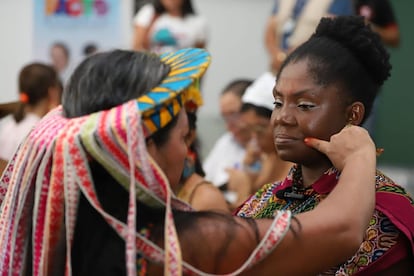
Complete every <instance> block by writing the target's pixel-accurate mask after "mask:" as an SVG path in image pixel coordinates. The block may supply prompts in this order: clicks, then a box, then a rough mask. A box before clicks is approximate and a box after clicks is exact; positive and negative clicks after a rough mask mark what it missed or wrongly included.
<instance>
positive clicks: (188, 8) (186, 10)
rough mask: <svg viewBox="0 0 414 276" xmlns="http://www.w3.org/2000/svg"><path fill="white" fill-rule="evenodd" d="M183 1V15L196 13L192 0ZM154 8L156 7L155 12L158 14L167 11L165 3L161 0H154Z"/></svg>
mask: <svg viewBox="0 0 414 276" xmlns="http://www.w3.org/2000/svg"><path fill="white" fill-rule="evenodd" d="M182 1H183V5H182V6H181V13H182V16H183V17H185V16H187V15H190V14H196V12H195V11H194V8H193V4H192V2H191V0H182ZM154 8H155V13H157V14H163V13H165V12H166V11H167V10H166V9H165V7H164V5H163V4H162V2H161V0H156V1H154Z"/></svg>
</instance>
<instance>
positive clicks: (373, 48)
mask: <svg viewBox="0 0 414 276" xmlns="http://www.w3.org/2000/svg"><path fill="white" fill-rule="evenodd" d="M312 37H326V38H329V39H331V40H334V41H336V42H338V43H340V44H341V45H343V46H344V47H345V48H347V49H348V50H349V51H351V52H352V53H353V54H354V56H355V57H356V58H357V59H358V60H359V61H360V62H361V63H362V64H363V66H364V67H365V68H366V70H367V71H368V73H369V74H370V76H371V77H372V78H373V80H374V81H375V82H376V83H377V84H378V85H382V84H383V83H384V81H385V80H387V79H388V77H389V76H390V71H391V64H390V63H389V54H388V52H387V50H386V49H385V47H384V45H383V43H382V41H381V38H380V36H379V35H378V34H377V33H375V32H374V31H373V30H372V29H371V27H370V26H369V25H367V24H366V23H365V21H364V18H363V17H361V16H338V17H336V18H335V20H333V19H332V18H329V17H325V18H322V19H321V22H320V23H319V25H318V27H317V29H316V31H315V33H314V34H313V35H312Z"/></svg>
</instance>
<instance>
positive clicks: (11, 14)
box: [0, 0, 33, 102]
mask: <svg viewBox="0 0 414 276" xmlns="http://www.w3.org/2000/svg"><path fill="white" fill-rule="evenodd" d="M32 5H33V1H31V0H0V37H1V42H0V102H7V101H13V100H16V99H17V75H18V73H19V71H20V68H21V67H22V66H23V65H24V64H25V63H26V62H28V61H29V60H30V58H31V47H32V36H31V35H32V30H31V22H32V9H33V6H32Z"/></svg>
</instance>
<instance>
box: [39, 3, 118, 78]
mask: <svg viewBox="0 0 414 276" xmlns="http://www.w3.org/2000/svg"><path fill="white" fill-rule="evenodd" d="M120 5H121V1H119V0H35V5H34V16H33V20H34V22H33V23H34V24H33V28H34V30H33V40H34V41H33V58H34V59H36V60H38V61H42V62H47V63H50V64H54V65H55V67H56V69H57V70H58V71H59V74H60V76H61V78H62V81H63V82H66V80H67V79H68V77H69V75H70V74H71V72H72V71H73V68H74V67H76V65H77V64H79V62H81V61H82V60H83V59H84V58H85V57H86V56H87V55H89V54H93V53H95V52H96V51H104V50H109V49H113V48H120V47H122V46H123V38H122V29H121V28H122V24H121V16H122V14H121V7H120Z"/></svg>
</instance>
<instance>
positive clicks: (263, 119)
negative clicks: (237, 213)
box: [227, 72, 292, 208]
mask: <svg viewBox="0 0 414 276" xmlns="http://www.w3.org/2000/svg"><path fill="white" fill-rule="evenodd" d="M275 80H276V77H275V75H273V74H272V73H271V72H265V73H264V74H262V75H261V76H260V77H258V78H257V79H256V80H255V81H254V82H253V84H252V85H250V86H249V87H248V88H247V89H246V92H245V94H244V95H243V97H242V102H243V105H242V107H241V111H240V124H241V125H242V128H243V132H245V133H246V135H248V137H249V142H248V144H247V146H246V153H245V155H244V158H243V160H242V162H241V163H240V166H237V168H233V169H228V170H227V172H228V173H229V181H228V191H229V192H233V196H232V198H231V199H232V201H231V207H232V208H235V207H238V206H239V205H240V204H241V203H243V201H244V200H246V199H247V198H248V196H250V195H251V194H253V193H254V192H256V191H257V190H258V189H259V188H260V187H262V186H263V185H264V184H266V183H271V182H275V181H280V180H283V179H284V178H285V177H286V175H287V174H288V172H289V170H290V168H291V166H292V163H291V162H287V161H283V160H282V159H280V157H279V155H278V154H277V151H276V148H275V145H274V140H273V139H274V138H273V127H272V125H271V124H270V117H271V115H272V111H273V108H274V98H273V87H274V86H275Z"/></svg>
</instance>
